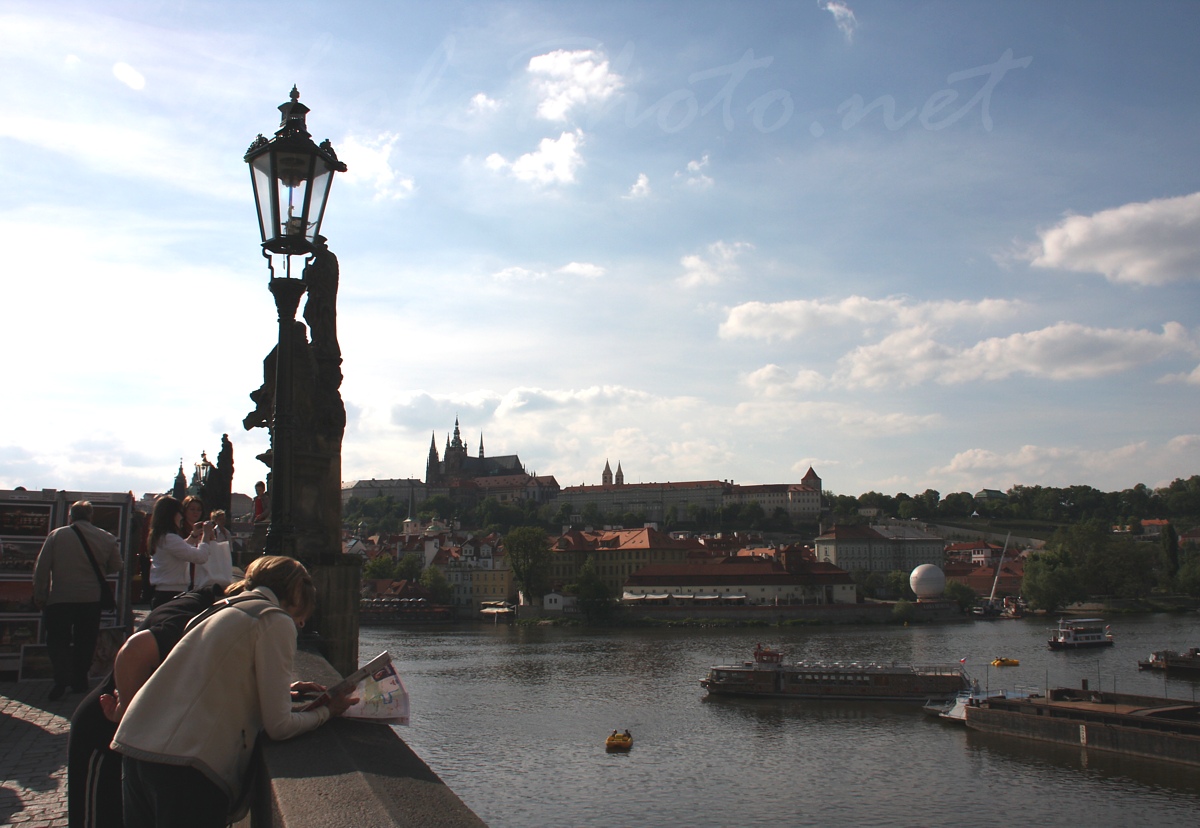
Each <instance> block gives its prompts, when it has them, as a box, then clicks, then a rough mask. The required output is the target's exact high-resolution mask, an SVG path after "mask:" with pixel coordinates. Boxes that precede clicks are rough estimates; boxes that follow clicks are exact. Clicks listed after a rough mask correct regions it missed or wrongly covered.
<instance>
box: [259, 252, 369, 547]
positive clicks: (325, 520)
mask: <svg viewBox="0 0 1200 828" xmlns="http://www.w3.org/2000/svg"><path fill="white" fill-rule="evenodd" d="M304 285H305V287H306V289H307V292H308V299H307V300H306V302H305V305H304V312H303V317H304V322H301V321H300V320H295V322H294V326H293V328H292V335H293V339H292V399H291V406H290V412H291V420H290V422H291V430H290V435H291V452H292V457H291V468H292V474H291V484H292V485H291V493H290V498H289V499H290V501H291V502H290V504H286V507H285V508H284V509H283V511H282V513H283V514H286V515H288V517H289V519H290V522H291V524H292V528H293V529H294V533H293V534H294V542H295V548H294V550H289V551H288V554H294V555H295V556H296V557H298V558H299V559H300V560H302V561H304V562H306V563H332V562H334V561H336V560H337V559H339V558H340V556H341V520H342V498H341V486H342V480H341V476H342V436H343V435H344V433H345V430H346V407H345V404H344V403H343V402H342V395H341V390H340V389H341V385H342V371H341V364H342V352H341V347H340V346H339V345H338V341H337V289H338V261H337V257H336V256H335V255H334V254H333V253H332V252H330V250H329V248H328V247H326V246H325V239H324V238H322V237H320V236H318V237H317V246H316V247H315V249H314V250H313V252H312V256H311V258H310V259H309V261H308V262H307V264H306V265H305V268H304ZM305 323H307V326H306V325H305ZM276 350H277V349H276V348H272V349H271V352H270V353H269V354H267V356H266V358H265V359H264V360H263V384H262V385H261V386H260V387H259V388H258V389H256V390H255V391H253V392H251V394H250V399H251V400H252V401H253V402H254V405H255V407H254V410H252V411H251V412H249V413H248V414H247V415H246V416H245V418H244V419H243V420H242V425H243V426H244V427H245V428H246V430H247V431H249V430H250V429H252V428H267V429H270V430H271V438H272V439H271V443H272V448H271V449H270V450H268V451H267V452H266V453H264V454H261V455H259V458H258V459H260V460H262V461H263V462H264V463H265V464H266V465H268V466H271V467H273V466H274V457H273V451H274V446H275V443H276V439H275V433H274V415H275V393H276V389H275V379H276V361H277V355H276ZM275 496H276V492H275V490H274V486H272V487H271V497H272V504H271V508H272V513H273V515H276V516H277V515H279V514H281V506H284V505H283V504H280V503H279V502H278V501H276V500H275Z"/></svg>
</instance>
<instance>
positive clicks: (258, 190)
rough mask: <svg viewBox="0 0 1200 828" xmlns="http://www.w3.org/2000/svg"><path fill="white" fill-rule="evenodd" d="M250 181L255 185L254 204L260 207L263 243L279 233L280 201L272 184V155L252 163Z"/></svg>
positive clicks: (259, 158) (260, 230)
mask: <svg viewBox="0 0 1200 828" xmlns="http://www.w3.org/2000/svg"><path fill="white" fill-rule="evenodd" d="M250 181H251V182H252V183H253V184H254V203H255V204H256V205H258V230H259V232H260V233H262V240H263V242H264V243H265V242H268V241H270V240H271V239H273V238H275V236H276V235H277V234H278V233H279V220H278V218H276V217H277V216H278V215H279V206H278V201H277V200H276V192H275V188H274V187H273V186H272V182H271V154H270V153H263V154H262V155H260V156H258V157H257V158H255V159H254V160H253V161H251V162H250Z"/></svg>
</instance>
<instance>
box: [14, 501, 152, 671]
mask: <svg viewBox="0 0 1200 828" xmlns="http://www.w3.org/2000/svg"><path fill="white" fill-rule="evenodd" d="M79 500H87V501H90V502H91V504H92V509H93V517H92V522H93V523H94V524H95V525H96V526H99V527H100V528H101V529H105V530H107V531H109V532H111V533H112V534H113V535H115V536H116V538H117V543H118V544H119V546H120V550H121V559H122V560H123V561H124V562H125V565H124V567H123V569H122V571H121V572H118V573H113V574H111V575H109V576H108V583H109V585H110V586H111V587H112V589H113V596H114V597H115V598H116V602H117V608H116V609H115V610H111V611H109V612H105V613H103V614H102V615H101V617H100V640H99V641H98V642H97V644H96V663H95V664H93V666H92V671H93V673H96V672H100V671H101V670H103V669H105V665H106V664H107V665H111V663H112V658H113V656H114V655H115V654H116V648H117V647H119V646H120V644H121V641H123V640H124V638H125V632H126V629H127V624H128V619H129V618H130V604H129V590H128V588H127V585H128V584H129V583H130V575H131V573H132V571H133V567H134V566H135V562H134V561H133V557H134V555H133V550H134V549H135V548H136V547H135V546H134V545H133V544H132V543H131V542H130V534H131V531H130V527H131V521H132V518H133V497H132V496H131V495H130V494H129V493H127V492H126V493H121V494H113V493H104V492H63V491H55V490H54V489H42V490H41V491H28V492H26V491H20V490H17V491H6V490H0V678H2V677H11V676H12V675H13V674H14V673H15V674H16V678H17V679H19V680H20V679H26V678H50V677H51V674H50V672H49V669H50V667H49V659H48V658H47V656H46V647H45V644H46V631H45V629H44V628H43V627H44V625H43V623H42V614H41V612H39V611H38V609H37V608H36V607H35V606H34V605H33V565H34V563H35V562H36V561H37V556H38V552H40V551H41V549H42V544H43V543H44V542H45V540H46V536H47V535H49V534H50V532H51V531H52V530H54V529H56V528H58V527H59V526H66V525H68V523H69V521H68V519H67V516H68V514H69V512H70V509H71V504H72V503H75V502H76V501H79Z"/></svg>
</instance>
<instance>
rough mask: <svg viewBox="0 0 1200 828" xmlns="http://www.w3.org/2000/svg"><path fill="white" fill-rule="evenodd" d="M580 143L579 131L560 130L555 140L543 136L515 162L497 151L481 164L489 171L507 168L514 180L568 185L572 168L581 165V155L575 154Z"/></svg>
mask: <svg viewBox="0 0 1200 828" xmlns="http://www.w3.org/2000/svg"><path fill="white" fill-rule="evenodd" d="M582 143H583V132H582V130H575V131H574V132H564V133H563V134H562V135H560V136H559V137H558V139H557V140H556V139H554V138H543V139H542V140H541V141H540V142H539V143H538V148H537V149H536V150H534V151H533V152H529V153H526V154H525V155H522V156H520V157H519V158H517V159H516V160H515V161H512V162H509V161H508V160H507V159H505V158H504V156H502V155H500V154H499V153H492V154H491V155H489V156H488V157H487V161H486V162H485V163H486V164H487V167H488V169H490V170H495V171H497V172H500V171H503V170H508V171H509V172H510V173H511V174H512V176H513V177H514V178H516V179H517V180H518V181H528V182H532V183H534V184H571V183H573V182H574V181H575V170H576V169H578V168H579V167H580V166H581V165H582V164H583V157H582V156H581V155H580V154H579V146H580V144H582Z"/></svg>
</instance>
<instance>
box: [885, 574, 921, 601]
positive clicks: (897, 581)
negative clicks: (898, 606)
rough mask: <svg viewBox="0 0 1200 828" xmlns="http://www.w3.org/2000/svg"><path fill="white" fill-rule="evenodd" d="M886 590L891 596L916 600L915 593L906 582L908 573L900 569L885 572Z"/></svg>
mask: <svg viewBox="0 0 1200 828" xmlns="http://www.w3.org/2000/svg"><path fill="white" fill-rule="evenodd" d="M887 590H888V594H889V595H891V596H892V597H893V598H899V599H901V600H905V601H914V600H916V597H917V596H916V595H915V594H914V593H913V591H912V587H911V586H909V583H908V573H907V572H901V571H900V570H898V569H896V570H892V571H891V572H889V573H888V574H887Z"/></svg>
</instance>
